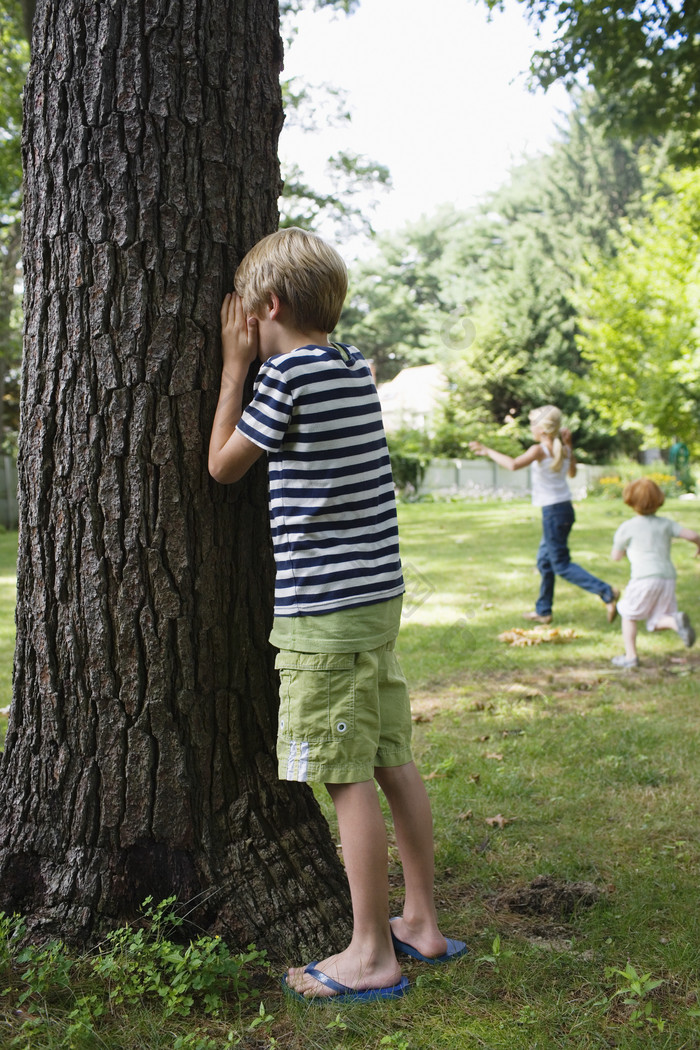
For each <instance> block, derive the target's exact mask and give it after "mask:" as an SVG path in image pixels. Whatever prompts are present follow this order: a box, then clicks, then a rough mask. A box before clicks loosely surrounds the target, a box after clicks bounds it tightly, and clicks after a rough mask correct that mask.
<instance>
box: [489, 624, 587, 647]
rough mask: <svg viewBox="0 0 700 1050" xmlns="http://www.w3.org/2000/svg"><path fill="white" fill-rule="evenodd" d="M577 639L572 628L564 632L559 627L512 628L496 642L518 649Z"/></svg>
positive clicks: (576, 634) (500, 635) (504, 632)
mask: <svg viewBox="0 0 700 1050" xmlns="http://www.w3.org/2000/svg"><path fill="white" fill-rule="evenodd" d="M578 637H579V636H578V633H577V632H576V631H575V630H574V629H573V627H567V628H565V629H564V630H561V629H560V628H559V627H512V628H511V629H510V630H509V631H503V633H502V634H499V636H498V640H499V642H507V643H508V644H509V645H514V646H516V647H520V646H526V645H540V644H541V643H542V642H569V641H571V639H572V638H578Z"/></svg>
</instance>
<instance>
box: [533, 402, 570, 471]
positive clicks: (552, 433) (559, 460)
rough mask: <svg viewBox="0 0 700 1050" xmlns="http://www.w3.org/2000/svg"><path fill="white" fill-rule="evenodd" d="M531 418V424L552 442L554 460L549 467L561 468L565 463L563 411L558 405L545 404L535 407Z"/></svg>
mask: <svg viewBox="0 0 700 1050" xmlns="http://www.w3.org/2000/svg"><path fill="white" fill-rule="evenodd" d="M529 419H530V425H531V426H533V427H536V428H537V429H538V430H540V431H541V432H542V433H543V434H544V435H545V436H546V437H548V438H549V439H550V441H551V442H552V462H551V464H550V468H549V469H550V470H554V471H559V470H561V468H562V464H563V463H564V445H563V443H562V440H561V438H560V437H559V431H560V429H561V420H562V416H561V412H560V411H559V409H558V408H557V407H556V405H543V407H542V408H533V410H532V412H531V413H530V416H529Z"/></svg>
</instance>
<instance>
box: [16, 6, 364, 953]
mask: <svg viewBox="0 0 700 1050" xmlns="http://www.w3.org/2000/svg"><path fill="white" fill-rule="evenodd" d="M32 51H33V60H32V68H31V72H30V75H29V80H28V83H27V88H26V101H25V172H26V195H25V208H26V219H25V239H24V243H25V274H26V318H27V320H26V334H25V360H24V378H23V393H22V423H21V438H20V540H19V573H18V607H17V650H16V658H15V685H14V701H13V707H12V715H11V719H10V726H9V730H8V734H7V743H6V750H5V754H4V757H3V763H2V773H1V775H2V781H1V783H0V804H1V805H2V811H1V812H0V907H2V908H4V909H5V910H14V909H18V910H20V911H22V912H23V913H25V914H27V915H28V917H29V920H30V924H31V925H32V926H33V927H34V928H35V929H36V928H39V929H41V930H44V931H46V932H51V933H52V934H59V935H61V936H63V937H64V938H69V939H76V938H80V939H89V938H90V937H92V936H94V935H95V934H96V933H97V932H98V931H99V930H100V929H103V928H104V927H105V926H106V925H108V924H110V923H112V922H115V921H119V920H123V919H124V918H129V917H131V916H133V915H134V914H135V913H136V912H137V910H138V906H139V904H140V903H141V902H142V901H143V900H144V898H145V897H146V896H147V895H152V896H153V897H154V898H155V899H156V900H160V899H161V898H163V897H165V896H167V895H170V894H171V893H174V894H177V896H178V898H179V900H180V901H182V902H184V901H193V902H196V903H197V908H196V910H195V912H194V918H195V920H196V921H198V922H199V923H200V925H202V926H204V927H205V928H208V929H211V930H217V931H218V932H220V933H222V934H223V935H224V936H226V937H227V938H228V939H229V941H230V942H231V943H232V944H236V945H244V944H247V943H249V942H251V941H255V942H256V943H257V944H258V946H259V947H263V946H266V947H268V948H270V949H272V950H275V949H277V951H278V952H280V953H281V954H287V955H293V954H297V953H299V954H301V953H303V952H305V951H307V950H309V949H313V950H322V949H325V948H328V947H331V946H332V941H333V938H332V937H331V936H330V934H329V933H328V931H329V930H332V929H333V928H334V927H336V929H337V931H338V934H339V935H343V934H344V933H345V932H346V930H347V927H346V921H347V916H348V901H347V888H346V883H345V878H344V874H343V872H342V868H341V867H340V865H339V863H338V860H337V857H336V853H335V848H334V846H333V843H332V841H331V839H330V835H329V833H328V829H327V826H326V824H325V821H324V820H323V818H322V817H321V815H320V812H319V811H318V807H317V806H316V803H315V802H314V800H313V796H312V794H311V793H310V791H309V790H308V789H306V788H304V787H303V786H300V785H289V784H286V783H280V782H279V781H278V780H277V777H276V763H275V761H274V758H273V752H274V738H275V728H276V707H277V698H276V697H277V690H276V681H275V672H274V668H273V663H272V659H271V652H270V649H269V646H268V643H267V633H268V629H269V626H270V620H271V600H272V587H273V566H272V559H271V549H270V542H269V534H268V525H267V498H266V491H267V486H266V478H265V470H264V467H263V466H260V469H256V470H255V471H254V472H253V475H252V476H251V477H250V479H248V480H246V481H244V482H243V483H241V484H240V485H237V486H233V487H231V488H229V489H225V488H221V487H219V486H217V485H216V484H215V483H214V482H213V481H211V479H210V478H209V477H208V474H207V468H206V449H207V445H208V437H209V430H210V426H211V420H212V418H213V414H214V408H215V402H216V395H217V389H218V377H219V370H220V348H219V304H220V301H221V298H222V296H223V293H224V291H225V290H226V289H228V288H230V287H231V282H232V274H233V271H234V267H235V265H236V263H237V262H238V260H239V259H240V257H241V256H242V254H243V253H244V251H245V250H247V248H248V247H250V245H251V244H252V243H253V242H254V241H255V240H257V239H258V238H259V237H260V236H262V235H263V234H264V233H266V232H269V231H270V230H271V229H274V228H275V225H276V218H277V212H276V199H277V196H278V190H279V172H278V166H277V158H276V146H277V136H278V133H279V128H280V125H281V120H282V115H281V101H280V92H279V83H278V74H279V67H280V55H281V45H280V40H279V31H278V12H277V2H276V0H111V2H105V3H99V4H97V3H94V0H40V2H39V3H38V5H37V11H36V16H35V21H34V39H33V48H32Z"/></svg>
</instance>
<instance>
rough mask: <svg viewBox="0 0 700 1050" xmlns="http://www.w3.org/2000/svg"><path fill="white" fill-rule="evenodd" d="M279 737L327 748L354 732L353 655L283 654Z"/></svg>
mask: <svg viewBox="0 0 700 1050" xmlns="http://www.w3.org/2000/svg"><path fill="white" fill-rule="evenodd" d="M275 667H276V668H277V670H278V671H279V673H280V710H279V734H278V735H279V737H280V738H281V739H282V740H288V741H296V742H298V743H301V742H303V743H308V744H321V743H323V744H328V743H330V742H331V741H334V742H339V741H340V740H341V739H347V738H349V737H352V736H353V735H354V732H355V655H354V653H294V652H290V651H289V650H284V649H283V650H282V651H281V652H279V653H278V654H277V658H276V660H275Z"/></svg>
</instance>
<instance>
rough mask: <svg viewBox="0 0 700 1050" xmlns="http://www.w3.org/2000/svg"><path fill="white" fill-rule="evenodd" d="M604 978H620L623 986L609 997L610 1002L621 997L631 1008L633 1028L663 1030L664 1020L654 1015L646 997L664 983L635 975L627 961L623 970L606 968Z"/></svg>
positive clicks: (656, 979) (645, 974)
mask: <svg viewBox="0 0 700 1050" xmlns="http://www.w3.org/2000/svg"><path fill="white" fill-rule="evenodd" d="M605 976H606V977H621V978H622V980H623V982H624V983H623V985H622V987H621V988H618V990H617V991H616V992H615V993H614V994H613V995H612V996H611V1000H612V999H615V998H617V997H618V996H621V997H622V1002H623V1003H624V1004H625V1006H631V1007H632V1011H631V1013H630V1018H629V1019H630V1024H631V1025H633V1027H635V1028H643V1027H644V1026H645V1025H646V1024H650V1025H653V1027H654V1028H656V1029H657V1031H659V1032H663V1030H664V1024H665V1022H664V1020H663V1018H661V1017H657V1016H656V1015H655V1014H654V1009H653V1003H652V1002H651V1001H650V1000H649V998H648V996H649V994H650V993H651V992H653V991H654V989H655V988H658V987H659V986H660V985H662V984H663V983H664V982H663V980H659V979H658V978H655V977H652V975H651V974H650V973H642V974H640V973H637V971H636V969H635V967H634V966H633V965H632V963H631V962H630V961H629V960H628V961H627V965H626V966H625V968H624V970H617V969H614V968H613V967H606V970H605Z"/></svg>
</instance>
